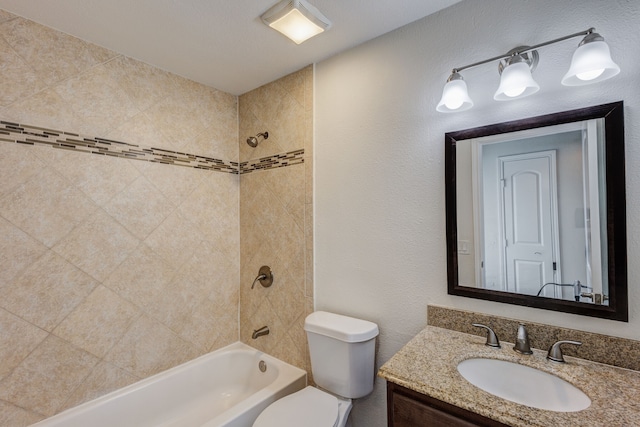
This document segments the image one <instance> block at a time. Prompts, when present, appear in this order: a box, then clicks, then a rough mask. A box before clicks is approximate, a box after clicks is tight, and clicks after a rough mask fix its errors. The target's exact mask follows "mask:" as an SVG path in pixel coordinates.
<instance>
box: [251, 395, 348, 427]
mask: <svg viewBox="0 0 640 427" xmlns="http://www.w3.org/2000/svg"><path fill="white" fill-rule="evenodd" d="M338 403H339V401H338V399H337V398H336V397H335V396H332V395H330V394H329V393H325V392H324V391H321V390H318V389H317V388H315V387H311V386H307V387H305V388H304V389H302V390H300V391H298V392H296V393H293V394H290V395H288V396H285V397H283V398H282V399H280V400H277V401H276V402H274V403H272V404H271V405H269V406H268V407H267V409H265V410H264V411H262V413H261V414H260V416H258V418H257V419H256V421H255V422H254V423H253V427H283V426H294V427H297V426H305V427H334V426H335V425H336V424H337V422H338Z"/></svg>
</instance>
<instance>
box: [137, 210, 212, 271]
mask: <svg viewBox="0 0 640 427" xmlns="http://www.w3.org/2000/svg"><path fill="white" fill-rule="evenodd" d="M201 241H202V234H201V233H200V232H199V230H198V229H197V228H196V227H195V226H194V225H193V224H191V222H190V221H189V220H188V217H186V216H185V215H182V214H181V213H179V212H177V211H176V212H174V213H172V214H171V215H169V217H167V219H166V220H164V222H163V223H162V224H161V225H160V226H159V227H158V228H156V229H155V231H154V232H153V233H151V235H149V237H148V238H147V239H146V240H145V241H144V242H145V243H146V244H147V245H148V246H149V247H150V248H151V249H153V251H154V252H155V253H157V254H158V255H160V256H161V257H162V258H163V259H164V260H165V261H166V262H167V263H168V264H169V265H171V266H172V267H174V268H175V269H179V268H180V267H181V266H182V265H183V264H184V263H185V262H187V261H188V260H189V259H190V258H191V256H192V255H193V253H194V251H195V249H196V248H197V247H198V245H199V244H200V242H201Z"/></svg>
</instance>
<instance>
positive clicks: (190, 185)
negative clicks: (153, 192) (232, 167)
mask: <svg viewBox="0 0 640 427" xmlns="http://www.w3.org/2000/svg"><path fill="white" fill-rule="evenodd" d="M135 167H136V168H137V169H138V170H141V171H142V172H143V174H144V176H146V177H147V179H148V180H149V182H151V183H152V184H153V185H154V186H155V187H156V188H157V189H158V190H160V191H161V192H162V194H164V195H165V197H166V198H168V199H169V200H170V201H171V202H172V203H173V204H175V205H176V206H178V205H180V204H181V203H182V202H183V201H184V199H185V198H186V197H187V196H188V195H189V194H191V192H192V191H193V190H195V189H196V188H197V187H198V185H199V184H200V182H202V180H203V179H205V178H206V177H207V176H208V173H211V172H207V171H203V170H198V169H193V168H184V167H179V166H174V167H170V168H169V169H167V165H161V164H159V163H150V162H135ZM214 173H217V172H214Z"/></svg>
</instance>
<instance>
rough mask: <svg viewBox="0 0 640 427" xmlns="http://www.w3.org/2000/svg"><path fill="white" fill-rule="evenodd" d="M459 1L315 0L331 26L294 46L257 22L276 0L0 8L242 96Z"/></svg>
mask: <svg viewBox="0 0 640 427" xmlns="http://www.w3.org/2000/svg"><path fill="white" fill-rule="evenodd" d="M458 1H460V0H310V3H312V4H313V5H314V6H316V7H317V8H318V9H319V10H321V11H322V13H323V14H324V15H326V16H327V17H328V18H329V19H330V20H331V21H332V23H333V26H332V28H331V29H330V30H329V31H327V32H325V33H324V34H321V35H319V36H317V37H315V38H312V39H310V40H308V41H306V42H305V43H303V44H301V45H296V44H295V43H293V42H292V41H290V40H289V39H287V38H285V37H284V36H282V35H281V34H280V33H278V32H276V31H274V30H271V29H270V28H268V27H267V26H265V25H264V24H263V23H262V22H261V21H260V15H261V14H262V13H263V12H265V11H266V10H267V9H269V8H270V7H271V6H272V5H274V4H275V3H276V2H277V0H46V1H45V0H0V8H2V9H5V10H7V11H9V12H12V13H14V14H16V15H20V16H23V17H25V18H28V19H31V20H33V21H36V22H39V23H41V24H44V25H46V26H49V27H52V28H55V29H58V30H60V31H63V32H65V33H68V34H71V35H73V36H76V37H79V38H81V39H84V40H87V41H90V42H92V43H95V44H98V45H100V46H103V47H106V48H108V49H111V50H114V51H116V52H118V53H122V54H124V55H126V56H129V57H132V58H136V59H138V60H141V61H144V62H146V63H149V64H151V65H154V66H156V67H159V68H161V69H164V70H167V71H171V72H173V73H176V74H179V75H181V76H184V77H187V78H190V79H192V80H195V81H197V82H200V83H204V84H206V85H209V86H212V87H215V88H217V89H221V90H223V91H226V92H229V93H232V94H235V95H239V94H242V93H245V92H247V91H249V90H251V89H254V88H256V87H258V86H261V85H263V84H265V83H268V82H271V81H273V80H276V79H278V78H280V77H282V76H284V75H287V74H289V73H291V72H293V71H296V70H298V69H300V68H302V67H304V66H306V65H308V64H311V63H314V62H318V61H321V60H323V59H326V58H328V57H330V56H332V55H334V54H336V53H338V52H340V51H343V50H346V49H348V48H351V47H353V46H356V45H358V44H361V43H363V42H365V41H367V40H370V39H372V38H375V37H377V36H379V35H382V34H384V33H387V32H389V31H392V30H394V29H396V28H399V27H401V26H403V25H405V24H408V23H410V22H413V21H416V20H418V19H421V18H423V17H425V16H427V15H430V14H432V13H435V12H437V11H439V10H441V9H444V8H445V7H448V6H450V5H452V4H454V3H457V2H458Z"/></svg>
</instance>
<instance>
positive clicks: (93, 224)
mask: <svg viewBox="0 0 640 427" xmlns="http://www.w3.org/2000/svg"><path fill="white" fill-rule="evenodd" d="M138 244H139V240H138V239H136V238H135V237H134V236H133V235H132V234H131V233H129V232H128V231H127V230H126V229H125V228H124V227H122V226H121V225H120V224H118V223H117V222H116V221H115V220H114V219H112V218H111V217H109V216H108V215H107V214H106V213H104V211H102V210H100V209H98V210H97V211H96V213H95V214H94V215H92V216H91V217H90V218H88V219H87V220H86V221H85V222H84V223H82V224H81V225H79V226H78V227H76V228H75V229H74V230H73V231H72V232H71V233H69V235H67V236H66V237H65V238H64V239H62V241H60V243H58V244H57V245H56V246H54V247H53V250H54V251H55V252H56V253H57V254H59V255H61V256H62V257H64V258H65V259H67V260H68V261H69V262H71V263H72V264H74V265H75V266H77V267H78V268H80V269H82V270H83V271H85V272H86V273H88V274H90V275H91V276H93V277H94V278H96V279H97V280H98V281H103V280H104V279H106V278H107V277H108V276H109V274H111V272H112V271H113V270H115V268H116V267H117V266H118V265H120V263H122V261H124V260H125V259H126V258H127V256H128V255H129V254H130V253H131V252H133V251H134V250H135V248H136V247H137V246H138Z"/></svg>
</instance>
